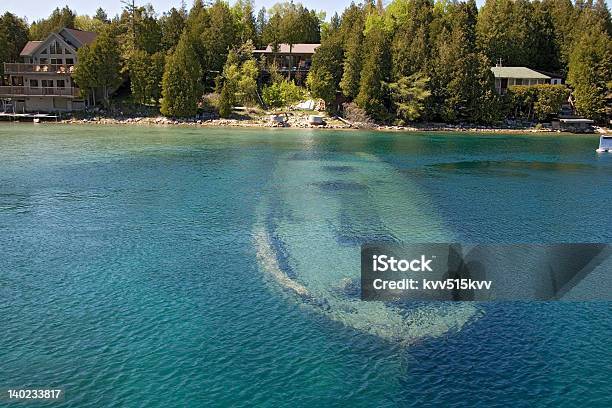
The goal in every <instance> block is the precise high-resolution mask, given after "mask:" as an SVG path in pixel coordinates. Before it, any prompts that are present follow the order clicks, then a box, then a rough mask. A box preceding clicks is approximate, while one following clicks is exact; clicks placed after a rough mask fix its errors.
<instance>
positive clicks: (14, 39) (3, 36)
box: [0, 11, 28, 79]
mask: <svg viewBox="0 0 612 408" xmlns="http://www.w3.org/2000/svg"><path fill="white" fill-rule="evenodd" d="M27 41H28V26H27V24H26V22H25V21H24V20H22V19H20V18H19V17H17V16H15V15H14V14H11V13H9V12H8V11H7V12H6V13H4V15H2V16H0V79H1V78H2V75H3V73H4V71H3V70H4V64H2V63H3V62H15V61H17V59H18V58H19V54H20V52H21V50H22V48H23V46H24V45H25V44H26V42H27Z"/></svg>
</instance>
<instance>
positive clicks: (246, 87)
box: [219, 41, 259, 118]
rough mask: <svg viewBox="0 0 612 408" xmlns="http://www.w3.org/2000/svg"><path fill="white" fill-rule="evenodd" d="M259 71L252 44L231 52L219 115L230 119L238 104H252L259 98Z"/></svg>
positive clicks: (223, 84)
mask: <svg viewBox="0 0 612 408" xmlns="http://www.w3.org/2000/svg"><path fill="white" fill-rule="evenodd" d="M258 75H259V70H258V68H257V62H256V61H255V60H254V59H253V45H252V42H250V41H249V42H247V44H245V45H244V46H242V47H240V48H237V49H233V50H231V51H230V53H229V55H228V57H227V62H226V63H225V66H224V67H223V74H222V77H221V80H222V88H221V96H220V101H219V115H220V116H221V117H224V118H226V117H228V116H229V115H230V114H231V110H232V107H233V106H235V105H236V104H239V103H240V104H245V105H247V104H250V103H253V102H255V100H256V98H257V76H258Z"/></svg>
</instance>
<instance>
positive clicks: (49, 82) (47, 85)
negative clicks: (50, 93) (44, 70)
mask: <svg viewBox="0 0 612 408" xmlns="http://www.w3.org/2000/svg"><path fill="white" fill-rule="evenodd" d="M40 82H41V83H42V87H43V88H53V80H52V79H42V80H41V81H40Z"/></svg>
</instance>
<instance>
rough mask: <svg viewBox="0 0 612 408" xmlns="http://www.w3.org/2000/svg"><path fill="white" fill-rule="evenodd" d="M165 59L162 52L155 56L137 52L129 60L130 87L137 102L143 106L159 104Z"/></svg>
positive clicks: (140, 51)
mask: <svg viewBox="0 0 612 408" xmlns="http://www.w3.org/2000/svg"><path fill="white" fill-rule="evenodd" d="M164 63H165V57H164V54H163V53H161V52H157V53H155V54H153V55H150V54H148V53H147V52H146V51H142V50H136V51H134V52H133V53H132V55H131V56H130V58H129V60H128V70H129V74H130V87H131V90H132V96H133V98H134V100H135V101H137V102H138V103H141V104H150V103H151V102H153V103H155V104H157V102H158V101H159V98H160V97H161V82H162V77H163V73H164Z"/></svg>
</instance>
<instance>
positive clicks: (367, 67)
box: [355, 15, 390, 120]
mask: <svg viewBox="0 0 612 408" xmlns="http://www.w3.org/2000/svg"><path fill="white" fill-rule="evenodd" d="M369 20H371V21H370V22H369V24H368V23H367V22H366V27H368V26H369V29H368V30H367V32H366V36H365V40H364V48H363V49H364V58H363V60H364V62H363V68H362V70H361V79H360V81H359V94H358V95H357V98H356V99H355V103H356V104H357V106H359V107H360V108H362V109H364V110H365V111H366V112H367V113H368V114H369V115H371V116H373V117H374V118H376V119H379V120H383V119H386V117H387V115H388V112H387V110H386V107H385V97H386V95H385V92H384V90H383V87H382V86H383V82H388V81H389V68H390V67H389V65H390V64H389V63H390V61H389V41H388V38H387V34H386V32H385V30H384V25H383V24H382V20H381V19H380V18H379V17H378V16H377V15H371V16H370V17H369Z"/></svg>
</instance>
